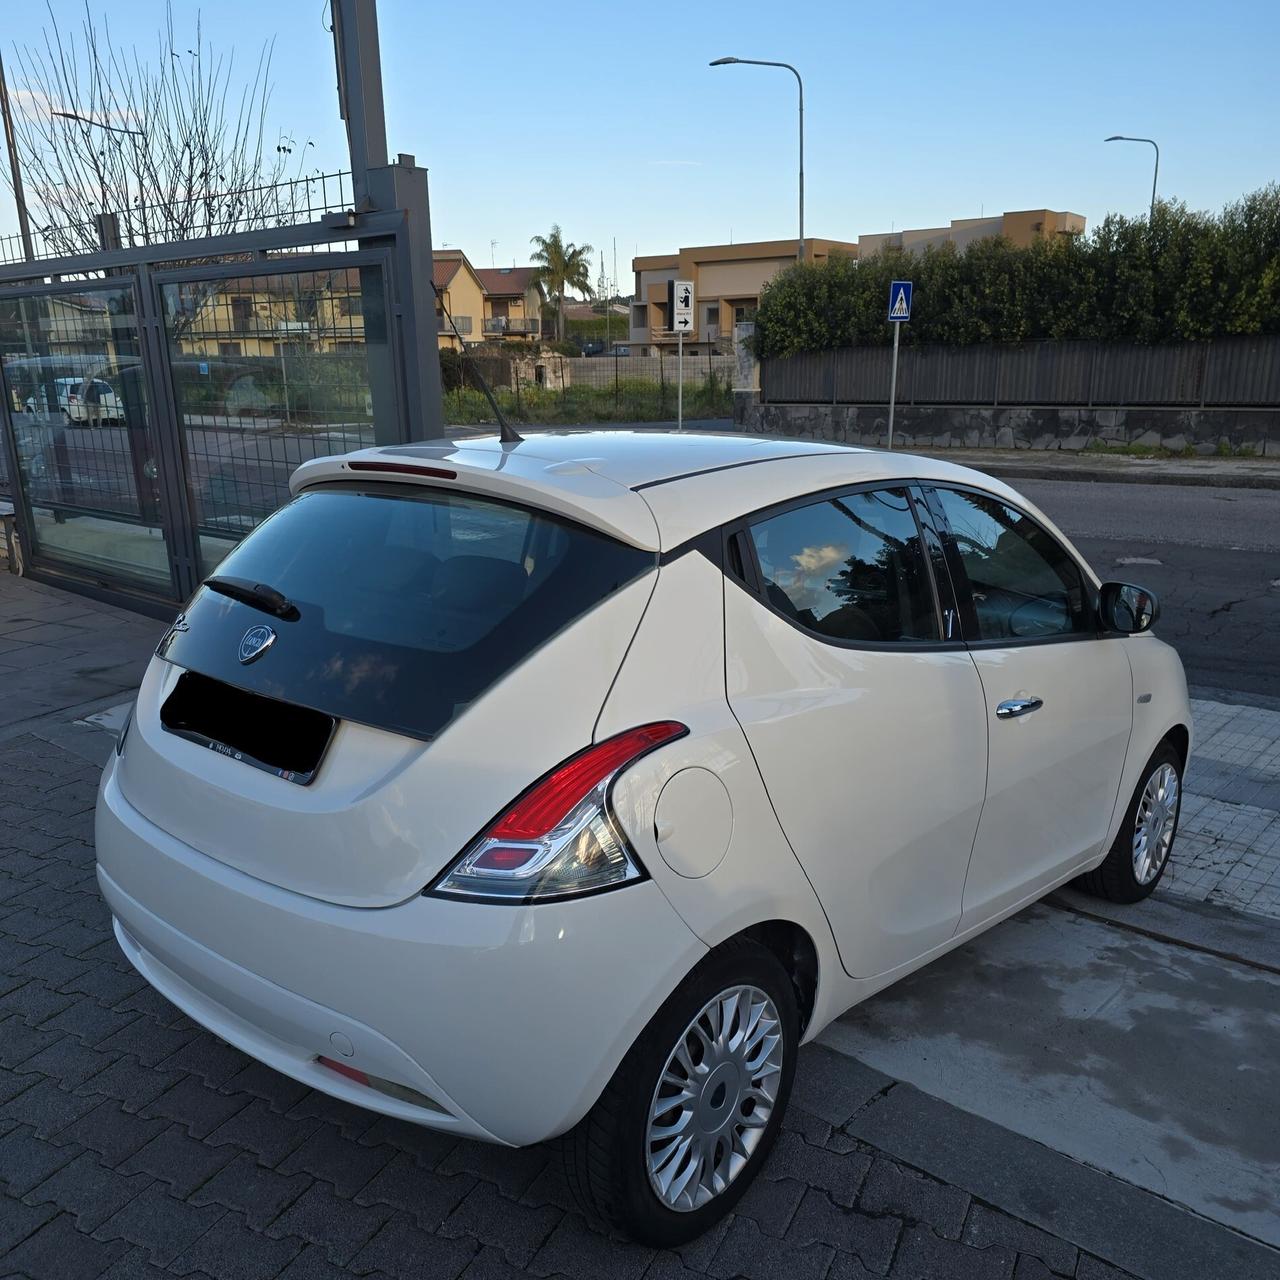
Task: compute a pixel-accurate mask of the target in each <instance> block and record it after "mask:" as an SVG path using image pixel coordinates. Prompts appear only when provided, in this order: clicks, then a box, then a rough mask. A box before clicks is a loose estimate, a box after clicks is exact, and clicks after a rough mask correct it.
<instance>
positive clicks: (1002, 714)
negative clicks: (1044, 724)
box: [996, 698, 1044, 720]
mask: <svg viewBox="0 0 1280 1280" xmlns="http://www.w3.org/2000/svg"><path fill="white" fill-rule="evenodd" d="M1043 706H1044V699H1043V698H1006V699H1005V700H1004V701H1003V702H1002V703H1000V705H999V706H998V707H996V719H997V720H1013V719H1015V718H1016V717H1017V716H1027V715H1030V714H1031V713H1032V712H1033V711H1039V710H1040V708H1041V707H1043Z"/></svg>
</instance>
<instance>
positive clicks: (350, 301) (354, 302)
mask: <svg viewBox="0 0 1280 1280" xmlns="http://www.w3.org/2000/svg"><path fill="white" fill-rule="evenodd" d="M338 314H339V315H341V316H362V315H364V298H362V297H361V296H360V294H358V293H344V294H343V295H342V297H340V298H339V299H338Z"/></svg>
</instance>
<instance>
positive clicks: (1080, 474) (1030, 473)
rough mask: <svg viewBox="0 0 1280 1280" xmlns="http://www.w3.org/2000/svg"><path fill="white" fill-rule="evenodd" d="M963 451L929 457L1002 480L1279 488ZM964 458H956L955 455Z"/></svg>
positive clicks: (1246, 478)
mask: <svg viewBox="0 0 1280 1280" xmlns="http://www.w3.org/2000/svg"><path fill="white" fill-rule="evenodd" d="M963 452H964V451H963V450H960V449H956V450H949V451H948V452H947V453H945V454H939V453H931V454H929V455H928V456H929V457H936V458H943V459H945V460H947V461H955V462H958V463H960V465H961V466H969V467H973V468H974V469H975V470H977V471H986V472H987V473H988V474H990V475H993V476H997V477H999V478H1000V479H1001V480H1010V481H1018V480H1075V481H1083V482H1085V483H1089V484H1170V485H1191V486H1203V487H1206V488H1218V489H1280V473H1276V474H1274V475H1269V474H1266V473H1262V474H1258V475H1250V474H1248V473H1247V472H1246V473H1241V472H1238V471H1236V472H1228V473H1226V474H1224V475H1214V474H1213V473H1212V472H1206V471H1196V472H1176V471H1151V472H1133V471H1120V470H1116V471H1112V470H1110V469H1107V468H1098V467H1074V466H1047V467H1046V466H1036V465H1035V464H1034V463H1032V464H1031V465H1029V466H1021V465H1019V464H1018V463H1016V462H1009V463H1005V462H998V463H996V464H995V465H987V464H985V463H979V462H976V461H975V462H966V461H964V459H963ZM957 454H959V455H961V456H960V457H957V456H956V455H957Z"/></svg>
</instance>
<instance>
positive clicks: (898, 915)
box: [725, 486, 987, 977]
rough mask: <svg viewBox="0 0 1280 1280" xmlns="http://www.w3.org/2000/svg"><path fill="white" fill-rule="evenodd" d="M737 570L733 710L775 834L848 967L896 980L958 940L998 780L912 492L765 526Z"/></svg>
mask: <svg viewBox="0 0 1280 1280" xmlns="http://www.w3.org/2000/svg"><path fill="white" fill-rule="evenodd" d="M728 565H729V579H730V581H729V582H728V583H727V584H726V591H725V644H726V668H727V671H726V674H727V688H728V694H729V701H730V705H731V706H732V708H733V711H734V714H735V715H736V716H737V718H738V721H739V723H740V724H741V725H742V728H743V731H744V733H745V734H746V736H747V740H748V741H749V743H750V744H751V749H752V752H753V753H754V755H755V758H756V761H757V763H758V765H759V768H760V772H761V775H762V777H763V779H764V783H765V787H766V789H767V791H768V793H769V797H770V800H771V801H772V804H773V807H774V810H775V811H776V813H777V816H778V820H779V822H780V823H781V825H782V828H783V830H784V831H785V832H786V835H787V838H788V840H789V841H790V842H791V846H792V848H793V849H794V850H795V853H796V856H797V858H798V859H799V861H800V863H801V865H802V866H803V867H804V870H805V873H806V874H807V875H808V877H809V879H810V881H811V882H812V883H813V886H814V888H815V890H816V891H817V894H818V897H819V898H820V900H821V902H822V905H823V908H824V910H825V911H826V913H827V917H828V919H829V920H830V922H831V927H832V931H833V933H834V935H835V939H836V943H837V946H838V947H839V950H840V956H841V960H842V961H843V963H844V966H845V968H846V969H847V970H848V971H849V972H850V973H851V974H853V975H854V976H855V977H871V976H874V975H877V974H880V973H884V972H887V971H889V970H891V969H894V968H897V967H898V966H900V965H903V964H906V963H907V962H909V961H911V960H914V959H915V958H916V957H918V956H920V955H922V954H924V953H925V952H927V951H928V950H930V949H931V948H933V947H935V946H937V945H939V944H941V943H944V942H946V941H947V939H949V938H950V937H951V936H952V934H953V933H954V931H955V928H956V926H957V924H958V922H959V919H960V912H961V902H962V893H963V888H964V878H965V871H966V868H967V866H968V862H969V856H970V853H971V851H972V848H973V840H974V836H975V833H976V831H977V825H978V818H979V814H980V812H981V808H982V801H983V794H984V788H985V781H986V754H987V744H986V732H987V730H986V717H985V713H984V703H983V690H982V684H981V682H980V681H979V679H978V675H977V672H976V670H975V669H974V665H973V662H972V661H971V660H970V658H969V655H968V653H967V652H966V650H965V648H964V645H963V644H962V643H961V642H960V640H959V637H958V634H957V630H958V629H957V628H956V627H955V625H954V618H955V614H954V601H952V600H951V598H950V595H949V592H950V587H949V583H947V582H946V575H945V573H944V574H942V575H935V572H934V567H933V561H932V558H931V556H930V555H929V554H927V553H926V550H925V545H924V544H923V543H922V539H921V531H920V529H919V528H918V526H917V523H916V516H915V509H914V502H913V500H912V498H911V497H910V495H909V492H908V489H907V488H906V487H905V486H899V487H892V488H884V487H881V488H875V487H861V488H856V489H850V490H845V491H842V492H837V493H828V494H825V495H815V496H811V497H808V498H806V499H804V500H803V501H801V502H795V503H790V504H787V505H785V506H783V507H781V508H775V509H772V510H769V511H765V512H762V513H760V514H758V515H756V516H754V517H752V518H751V519H749V520H747V521H745V522H744V523H743V525H742V526H741V528H740V529H738V530H736V531H734V532H733V534H732V539H731V542H730V547H729V556H728ZM735 565H737V566H738V568H737V569H736V571H735V568H734V566H735ZM935 578H941V579H942V582H943V586H944V590H945V595H944V598H943V599H942V600H939V598H938V597H937V595H936V592H935Z"/></svg>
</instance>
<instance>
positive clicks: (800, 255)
mask: <svg viewBox="0 0 1280 1280" xmlns="http://www.w3.org/2000/svg"><path fill="white" fill-rule="evenodd" d="M733 63H740V64H742V65H744V66H749V67H782V68H783V70H784V71H790V72H791V74H792V75H793V76H795V78H796V84H797V85H798V86H799V88H800V243H799V247H798V248H797V250H796V259H797V260H798V261H800V262H803V261H804V81H803V80H801V79H800V73H799V72H798V71H797V70H796V69H795V67H793V66H792V65H791V63H789V62H767V61H765V60H764V59H762V58H717V59H716V60H715V61H714V62H711V63H708V64H707V65H708V66H712V67H727V66H730V65H731V64H733Z"/></svg>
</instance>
